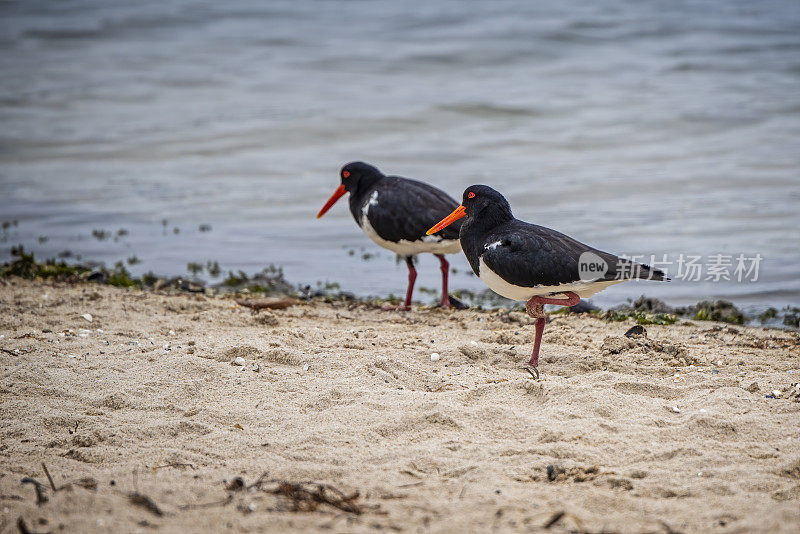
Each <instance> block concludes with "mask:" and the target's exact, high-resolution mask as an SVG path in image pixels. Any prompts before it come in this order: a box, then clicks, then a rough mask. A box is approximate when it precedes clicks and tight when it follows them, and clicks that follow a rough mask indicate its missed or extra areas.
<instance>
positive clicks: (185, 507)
mask: <svg viewBox="0 0 800 534" xmlns="http://www.w3.org/2000/svg"><path fill="white" fill-rule="evenodd" d="M231 502H233V494H230V495H228V496H227V497H226V498H225V499H223V500H221V501H214V502H204V503H200V504H182V505H180V506H178V509H179V510H183V511H186V510H199V509H202V508H213V507H215V506H225V505H226V504H230V503H231Z"/></svg>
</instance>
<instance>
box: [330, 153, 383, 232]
mask: <svg viewBox="0 0 800 534" xmlns="http://www.w3.org/2000/svg"><path fill="white" fill-rule="evenodd" d="M339 177H340V178H341V179H342V183H341V185H340V186H339V187H338V188H337V189H336V191H334V192H333V195H331V198H329V199H328V202H326V203H325V205H324V206H322V209H321V210H319V213H317V219H319V218H320V217H322V216H323V215H325V212H326V211H328V210H329V209H331V206H333V205H334V204H336V201H337V200H339V199H340V198H342V196H344V194H345V193H350V200H351V202H352V201H353V198H354V197H355V198H359V196H360V195H363V194H364V193H365V192H367V191H369V189H370V188H371V187H372V186H373V185H374V184H375V182H377V181H378V180H380V179H381V178H383V177H384V176H383V173H382V172H381V171H379V170H378V169H377V168H376V167H373V166H372V165H370V164H369V163H364V162H363V161H351V162H350V163H348V164H347V165H345V166H344V167H342V170H341V171H339Z"/></svg>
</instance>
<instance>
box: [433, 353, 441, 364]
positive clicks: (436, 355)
mask: <svg viewBox="0 0 800 534" xmlns="http://www.w3.org/2000/svg"><path fill="white" fill-rule="evenodd" d="M439 358H441V356H439V353H438V352H434V353H433V354H431V361H432V362H438V361H439Z"/></svg>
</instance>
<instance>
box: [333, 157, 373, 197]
mask: <svg viewBox="0 0 800 534" xmlns="http://www.w3.org/2000/svg"><path fill="white" fill-rule="evenodd" d="M339 177H340V178H341V179H342V185H343V186H344V188H345V190H346V191H348V192H349V193H353V192H356V191H358V190H359V189H366V188H367V187H368V186H371V185H372V184H373V183H375V181H377V180H380V179H381V178H383V173H382V172H381V171H379V170H378V168H377V167H374V166H372V165H370V164H369V163H364V162H363V161H351V162H350V163H348V164H346V165H345V166H344V167H342V170H341V171H339Z"/></svg>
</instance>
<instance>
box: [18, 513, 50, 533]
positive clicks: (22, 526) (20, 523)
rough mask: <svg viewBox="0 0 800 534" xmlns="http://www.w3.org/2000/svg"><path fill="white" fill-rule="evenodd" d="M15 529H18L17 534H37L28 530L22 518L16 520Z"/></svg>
mask: <svg viewBox="0 0 800 534" xmlns="http://www.w3.org/2000/svg"><path fill="white" fill-rule="evenodd" d="M17 528H18V529H19V534H39V533H38V532H36V531H34V530H31V529H30V528H28V524H27V523H25V519H23V518H22V516H19V517H18V518H17ZM47 534H49V533H47Z"/></svg>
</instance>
